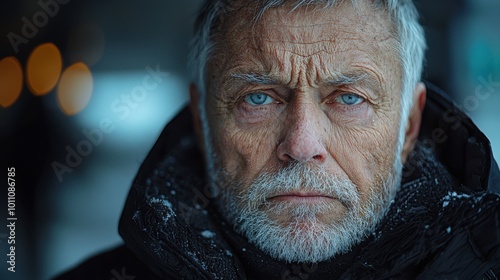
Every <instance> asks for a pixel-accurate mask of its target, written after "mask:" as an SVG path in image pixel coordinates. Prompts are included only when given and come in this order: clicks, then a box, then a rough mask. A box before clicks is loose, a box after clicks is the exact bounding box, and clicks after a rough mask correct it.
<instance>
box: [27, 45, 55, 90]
mask: <svg viewBox="0 0 500 280" xmlns="http://www.w3.org/2000/svg"><path fill="white" fill-rule="evenodd" d="M61 69H62V57H61V52H60V51H59V49H58V48H57V47H56V46H55V45H54V44H52V43H45V44H42V45H40V46H38V47H37V48H36V49H34V50H33V52H31V54H30V56H29V58H28V64H27V66H26V76H27V83H28V87H29V89H30V90H31V92H32V93H33V94H34V95H45V94H47V93H49V92H50V91H51V90H52V89H53V88H54V87H55V86H56V84H57V81H58V80H59V76H60V75H61Z"/></svg>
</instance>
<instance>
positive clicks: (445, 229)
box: [60, 0, 500, 279]
mask: <svg viewBox="0 0 500 280" xmlns="http://www.w3.org/2000/svg"><path fill="white" fill-rule="evenodd" d="M424 49H425V40H424V35H423V31H422V28H421V26H420V25H419V24H418V22H417V12H416V10H415V7H414V5H413V4H412V2H411V1H409V0H385V1H384V0H373V1H362V0H360V1H355V0H352V1H335V0H330V1H279V0H274V1H273V0H260V1H227V0H226V1H224V0H219V1H217V0H207V1H205V3H204V5H203V7H202V9H201V12H200V14H199V17H198V21H197V25H196V37H195V41H194V49H193V55H192V66H193V69H194V71H193V72H194V75H195V80H196V83H195V84H193V85H192V86H191V88H190V93H191V112H192V114H191V115H190V114H189V113H188V112H187V110H185V111H184V112H181V113H180V115H179V116H178V117H177V118H176V119H174V120H173V121H172V122H171V123H170V124H169V125H168V126H167V127H166V129H165V131H164V132H163V134H162V136H161V137H160V139H159V140H158V142H157V144H156V145H155V147H154V148H153V150H152V151H151V153H150V154H149V156H148V158H147V159H146V161H145V163H144V164H143V166H142V168H141V170H140V171H139V174H138V175H137V177H136V179H135V183H134V184H133V186H132V189H131V192H130V194H129V198H128V200H127V204H126V207H125V210H124V212H123V215H122V218H121V222H120V233H121V235H122V237H123V239H124V241H125V246H122V247H119V248H117V249H115V250H113V251H110V252H108V253H105V254H103V255H100V256H98V257H95V258H93V259H91V260H89V261H88V262H87V263H86V264H84V265H82V266H80V267H79V268H77V269H75V270H73V271H71V272H69V273H68V274H66V275H65V276H63V277H61V278H60V279H111V278H115V279H117V278H116V277H118V276H119V277H122V278H121V279H497V277H498V276H500V196H498V195H497V194H495V193H497V192H498V190H499V184H500V180H499V176H500V175H499V170H498V167H497V165H496V163H495V161H494V159H493V157H492V155H491V150H490V145H489V142H488V140H487V139H486V137H485V136H484V135H483V134H482V133H481V132H480V131H478V130H477V128H476V127H475V126H474V124H472V122H471V121H470V120H469V119H468V118H467V117H465V115H464V114H463V113H461V112H460V111H459V110H458V109H457V108H455V107H454V106H453V105H452V104H451V102H450V101H449V100H448V99H447V98H446V97H445V96H444V95H443V94H442V93H440V92H439V91H438V90H436V89H433V88H432V87H427V88H426V86H425V85H424V84H422V83H421V82H420V76H421V72H422V64H423V56H424ZM426 99H427V104H426ZM191 122H192V124H193V125H192V126H191V125H190V123H191ZM198 148H199V149H198ZM125 277H128V278H125Z"/></svg>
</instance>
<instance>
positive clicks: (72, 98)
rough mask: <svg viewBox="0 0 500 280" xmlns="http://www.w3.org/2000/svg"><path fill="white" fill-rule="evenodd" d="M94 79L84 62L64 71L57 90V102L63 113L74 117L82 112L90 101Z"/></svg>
mask: <svg viewBox="0 0 500 280" xmlns="http://www.w3.org/2000/svg"><path fill="white" fill-rule="evenodd" d="M92 90H93V79H92V73H91V72H90V69H89V68H88V67H87V65H85V64H84V63H82V62H78V63H75V64H73V65H71V66H69V67H68V68H67V69H66V70H64V72H63V74H62V76H61V80H60V81H59V85H58V88H57V100H58V102H59V106H61V109H62V111H63V112H64V113H65V114H67V115H74V114H77V113H79V112H80V111H82V110H83V109H84V108H85V107H86V106H87V104H88V103H89V101H90V97H91V96H92Z"/></svg>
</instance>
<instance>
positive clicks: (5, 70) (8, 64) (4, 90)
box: [0, 56, 23, 108]
mask: <svg viewBox="0 0 500 280" xmlns="http://www.w3.org/2000/svg"><path fill="white" fill-rule="evenodd" d="M22 90H23V69H22V66H21V63H20V62H19V60H17V58H15V57H13V56H8V57H5V58H3V59H2V60H0V106H2V107H4V108H7V107H9V106H10V105H12V104H13V103H14V102H16V100H17V99H18V98H19V96H20V95H21V91H22Z"/></svg>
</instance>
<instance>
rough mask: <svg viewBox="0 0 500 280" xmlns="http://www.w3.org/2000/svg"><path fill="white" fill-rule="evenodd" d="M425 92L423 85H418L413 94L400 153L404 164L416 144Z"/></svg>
mask: <svg viewBox="0 0 500 280" xmlns="http://www.w3.org/2000/svg"><path fill="white" fill-rule="evenodd" d="M426 94H427V90H426V88H425V85H424V84H423V83H419V84H418V85H417V86H416V87H415V91H414V92H413V107H412V108H411V110H410V115H409V117H408V122H407V123H406V132H405V142H404V144H403V151H402V152H401V160H402V162H403V163H405V162H406V159H407V158H408V155H409V154H410V152H411V151H413V148H415V144H416V143H417V138H418V133H419V132H420V124H421V123H422V112H423V111H424V106H425V99H426Z"/></svg>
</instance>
